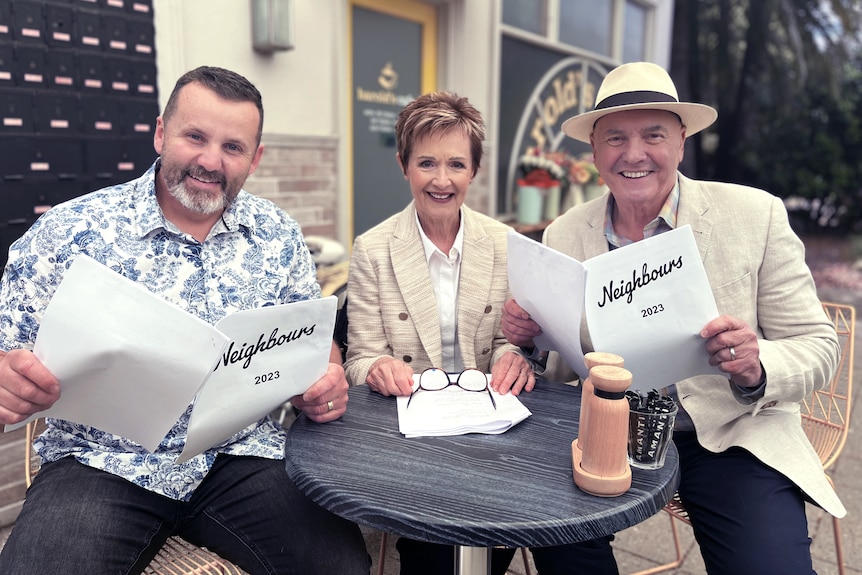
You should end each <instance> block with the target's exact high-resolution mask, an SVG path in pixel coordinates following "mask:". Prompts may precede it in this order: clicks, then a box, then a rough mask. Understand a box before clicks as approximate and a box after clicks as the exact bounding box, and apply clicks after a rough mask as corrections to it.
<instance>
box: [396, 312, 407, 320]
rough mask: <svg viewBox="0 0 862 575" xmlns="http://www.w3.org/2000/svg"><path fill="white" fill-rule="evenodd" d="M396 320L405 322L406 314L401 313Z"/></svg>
mask: <svg viewBox="0 0 862 575" xmlns="http://www.w3.org/2000/svg"><path fill="white" fill-rule="evenodd" d="M398 319H400V320H401V321H404V320H406V319H407V314H406V313H404V312H403V311H402V312H401V313H399V314H398Z"/></svg>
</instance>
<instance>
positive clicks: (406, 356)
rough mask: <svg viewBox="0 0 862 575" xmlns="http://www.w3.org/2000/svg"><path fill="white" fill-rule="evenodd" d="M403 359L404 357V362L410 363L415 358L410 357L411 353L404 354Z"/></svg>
mask: <svg viewBox="0 0 862 575" xmlns="http://www.w3.org/2000/svg"><path fill="white" fill-rule="evenodd" d="M401 359H403V360H404V363H410V362H411V361H413V358H412V357H410V356H409V355H405V356H404V357H402V358H401Z"/></svg>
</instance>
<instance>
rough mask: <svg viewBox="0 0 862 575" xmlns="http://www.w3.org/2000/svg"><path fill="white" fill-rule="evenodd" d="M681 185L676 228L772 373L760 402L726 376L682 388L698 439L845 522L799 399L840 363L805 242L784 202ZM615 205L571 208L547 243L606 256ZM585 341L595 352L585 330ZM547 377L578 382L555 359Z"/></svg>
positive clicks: (734, 189) (752, 192)
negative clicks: (744, 456)
mask: <svg viewBox="0 0 862 575" xmlns="http://www.w3.org/2000/svg"><path fill="white" fill-rule="evenodd" d="M679 179H680V201H679V211H678V216H677V225H678V226H683V225H686V224H690V225H691V227H692V230H693V232H694V237H695V241H696V242H697V246H698V249H699V251H700V256H701V258H702V260H703V264H704V267H705V268H706V274H707V276H708V278H709V283H710V285H711V286H712V293H713V295H714V296H715V302H716V304H717V306H718V311H719V313H720V314H727V315H732V316H736V317H739V318H742V319H743V320H745V321H746V322H748V325H749V326H751V328H752V329H753V330H754V331H755V333H757V335H758V338H759V341H758V343H759V345H760V361H761V363H762V364H763V367H764V369H765V370H766V374H767V383H766V390H765V393H764V395H763V397H762V398H760V399H758V400H756V401H751V400H746V399H745V398H742V397H741V395H740V394H739V393H738V391H737V389H736V386H734V385H731V384H730V382H729V381H728V379H727V378H726V377H722V376H720V375H709V376H706V375H705V376H698V377H693V378H690V379H687V380H684V381H680V382H677V391H678V393H679V398H680V401H681V402H682V405H683V407H684V408H685V410H686V411H687V412H688V413H689V415H691V419H692V421H693V422H694V426H695V429H696V430H697V438H698V440H699V441H700V443H701V445H703V447H705V448H706V449H708V450H710V451H713V452H720V451H723V450H725V449H727V448H729V447H731V446H739V447H742V448H744V449H746V450H748V451H749V452H751V453H752V454H754V456H755V457H757V458H758V459H760V460H761V461H762V462H763V463H765V464H766V465H768V466H770V467H772V468H774V469H777V470H778V471H780V472H781V473H782V474H784V475H785V476H787V477H788V478H789V479H790V480H791V481H793V482H794V483H795V484H796V485H798V486H799V487H800V488H801V489H802V490H803V491H804V492H805V493H807V494H808V495H809V496H810V497H811V499H813V500H814V501H816V502H817V504H818V505H820V506H821V507H822V508H823V509H825V510H826V511H827V512H829V513H831V514H833V515H835V516H836V517H843V516H844V515H845V514H846V510H845V509H844V506H843V505H842V504H841V501H840V500H839V499H838V496H837V495H836V494H835V491H834V490H833V489H832V487H831V486H830V485H829V482H828V481H827V480H826V477H825V475H824V473H823V468H822V466H821V464H820V459H819V458H818V456H817V454H816V453H815V452H814V449H813V448H812V447H811V444H810V442H809V441H808V439H807V437H806V435H805V433H804V432H803V431H802V426H801V419H800V410H799V402H800V401H801V400H802V399H803V398H806V397H808V396H810V395H811V393H812V392H813V391H814V390H815V389H819V388H821V387H823V386H824V385H826V384H827V383H828V382H829V380H830V378H831V376H832V374H833V372H834V370H835V369H836V365H837V358H838V340H837V337H836V335H835V331H834V328H833V326H832V324H831V322H830V321H829V318H827V317H826V315H825V314H824V312H823V309H822V307H821V304H820V301H819V300H818V297H817V292H816V289H815V286H814V281H813V279H812V277H811V273H810V271H809V270H808V267H807V266H806V265H805V248H804V246H803V244H802V241H801V240H800V239H799V238H798V237H797V236H796V234H795V233H794V232H793V231H792V230H791V228H790V224H789V222H788V218H787V211H786V210H785V208H784V204H783V203H782V202H781V200H780V199H779V198H777V197H775V196H773V195H771V194H768V193H766V192H764V191H762V190H756V189H753V188H749V187H744V186H739V185H732V184H723V183H716V182H702V181H696V180H691V179H689V178H686V177H684V176H682V174H680V176H679ZM607 200H608V194H607V193H606V194H605V195H604V196H603V197H602V198H598V199H596V200H593V201H591V202H588V203H586V204H582V205H579V206H576V207H574V208H572V209H570V210H569V211H568V212H566V213H565V214H563V215H562V216H560V217H559V218H558V219H557V220H556V221H554V222H553V223H552V224H551V225H549V226H548V228H547V229H546V230H545V234H544V239H543V241H544V242H545V243H546V244H547V245H548V246H550V247H553V248H555V249H557V250H560V251H562V252H564V253H566V254H568V255H570V256H572V257H574V258H576V259H578V260H580V261H584V260H586V259H588V258H591V257H593V256H597V255H599V254H603V253H605V252H607V251H608V249H609V248H608V242H607V240H606V238H605V236H604V217H605V210H606V207H607ZM581 341H582V342H584V348H585V351H589V350H590V349H591V343H590V340H589V335H588V333H587V331H586V326H585V325H582V330H581ZM603 351H610V352H612V351H613V350H611V349H609V350H603ZM668 351H670V350H668ZM668 357H669V358H672V357H673V354H672V353H670V354H668ZM670 361H672V359H670ZM543 375H544V377H546V378H548V379H552V380H561V381H567V380H573V379H575V378H576V377H577V376H576V375H575V374H574V372H573V371H572V370H571V368H569V366H568V365H565V362H563V361H562V360H561V358H560V356H559V355H558V354H556V353H552V354H550V357H549V358H548V365H547V369H546V371H545V372H544V374H543ZM633 376H634V377H637V374H636V373H635V374H633ZM670 383H671V382H668V384H670Z"/></svg>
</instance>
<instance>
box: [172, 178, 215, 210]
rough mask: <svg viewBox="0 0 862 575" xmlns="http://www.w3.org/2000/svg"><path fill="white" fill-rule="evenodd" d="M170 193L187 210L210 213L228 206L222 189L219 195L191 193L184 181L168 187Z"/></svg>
mask: <svg viewBox="0 0 862 575" xmlns="http://www.w3.org/2000/svg"><path fill="white" fill-rule="evenodd" d="M168 191H169V192H170V194H171V195H172V196H173V197H174V198H176V200H177V201H178V202H179V203H180V204H181V205H182V206H183V207H184V208H186V209H187V210H191V211H193V212H197V213H199V214H204V215H210V214H214V213H216V212H220V211H222V210H224V209H225V208H227V205H228V200H227V196H226V194H225V193H224V191H222V193H221V194H219V195H218V196H209V195H205V194H193V193H189V191H188V190H187V189H186V185H185V183H184V182H180V183H178V184H176V185H175V186H171V187H170V188H168Z"/></svg>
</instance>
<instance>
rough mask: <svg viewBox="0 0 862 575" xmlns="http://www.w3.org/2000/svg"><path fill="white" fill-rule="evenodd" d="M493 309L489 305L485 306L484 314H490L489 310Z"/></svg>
mask: <svg viewBox="0 0 862 575" xmlns="http://www.w3.org/2000/svg"><path fill="white" fill-rule="evenodd" d="M492 309H494V308H492V307H491V306H490V305H486V306H485V313H491V310H492Z"/></svg>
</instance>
